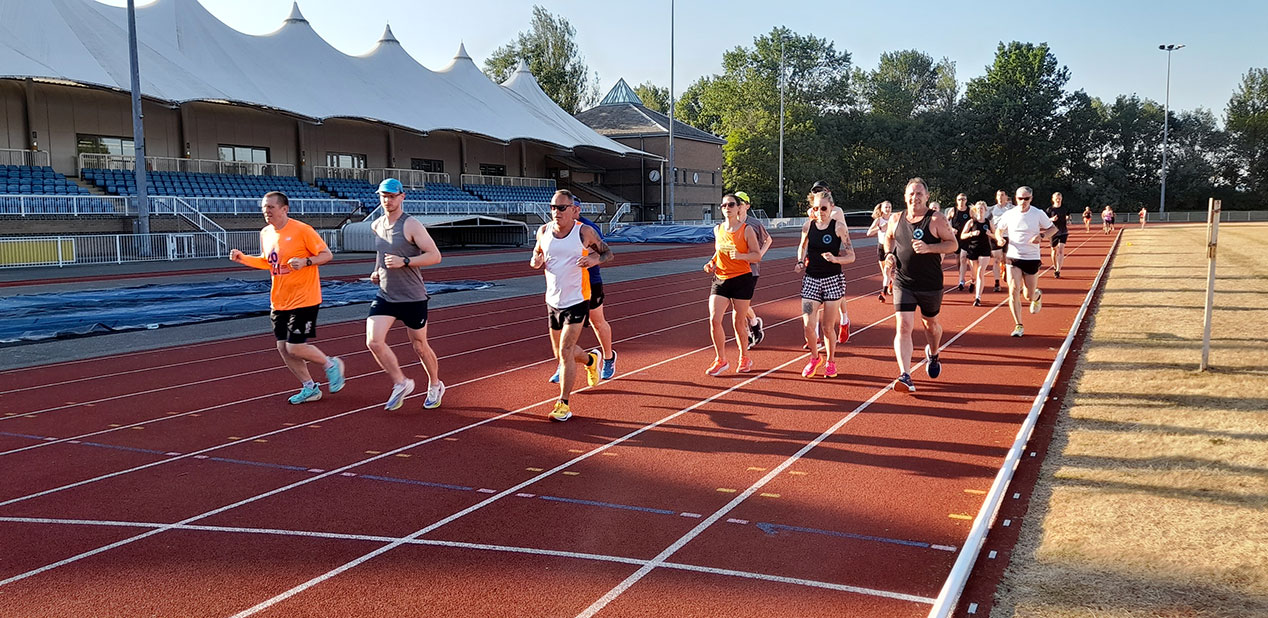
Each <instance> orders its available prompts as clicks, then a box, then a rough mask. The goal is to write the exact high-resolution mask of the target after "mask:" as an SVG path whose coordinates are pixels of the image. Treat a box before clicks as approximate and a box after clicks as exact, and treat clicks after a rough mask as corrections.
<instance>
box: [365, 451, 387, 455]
mask: <svg viewBox="0 0 1268 618" xmlns="http://www.w3.org/2000/svg"><path fill="white" fill-rule="evenodd" d="M365 454H366V455H382V454H383V451H366V452H365Z"/></svg>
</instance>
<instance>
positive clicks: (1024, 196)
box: [995, 187, 1057, 337]
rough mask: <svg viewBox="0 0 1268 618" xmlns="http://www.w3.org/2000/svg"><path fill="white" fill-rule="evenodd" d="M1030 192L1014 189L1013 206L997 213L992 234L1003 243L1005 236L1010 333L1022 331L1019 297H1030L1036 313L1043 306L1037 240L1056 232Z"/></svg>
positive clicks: (1025, 298)
mask: <svg viewBox="0 0 1268 618" xmlns="http://www.w3.org/2000/svg"><path fill="white" fill-rule="evenodd" d="M1033 195H1034V192H1033V191H1031V189H1030V187H1020V188H1018V189H1017V203H1018V204H1020V207H1019V208H1014V209H1012V210H1011V211H1009V212H1008V213H1007V214H1005V215H1004V216H1002V217H1000V219H999V223H997V224H996V226H995V238H996V240H999V241H1000V243H1001V244H1003V242H1004V239H1005V238H1007V239H1008V309H1009V310H1010V311H1012V313H1013V324H1015V325H1016V326H1014V327H1013V333H1012V336H1014V337H1020V336H1022V335H1023V334H1025V329H1023V328H1022V325H1021V301H1022V300H1023V299H1024V300H1027V301H1030V312H1031V313H1039V310H1040V309H1042V308H1043V290H1040V289H1039V287H1038V285H1039V265H1040V250H1039V243H1041V242H1043V241H1044V239H1046V238H1049V237H1050V236H1052V235H1053V234H1055V233H1056V229H1057V226H1056V225H1055V224H1053V222H1052V220H1051V219H1049V218H1048V217H1047V216H1045V215H1044V214H1043V213H1042V212H1040V211H1039V209H1038V208H1032V207H1031V206H1030V202H1031V200H1032V199H1033Z"/></svg>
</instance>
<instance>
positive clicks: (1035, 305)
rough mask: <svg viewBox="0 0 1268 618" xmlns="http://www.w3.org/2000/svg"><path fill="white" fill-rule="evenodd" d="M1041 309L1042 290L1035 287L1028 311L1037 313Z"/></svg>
mask: <svg viewBox="0 0 1268 618" xmlns="http://www.w3.org/2000/svg"><path fill="white" fill-rule="evenodd" d="M1040 309H1043V290H1041V289H1039V288H1035V297H1034V298H1033V299H1031V301H1030V312H1031V313H1039V310H1040Z"/></svg>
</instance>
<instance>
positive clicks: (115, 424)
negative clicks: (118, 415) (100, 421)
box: [110, 423, 123, 427]
mask: <svg viewBox="0 0 1268 618" xmlns="http://www.w3.org/2000/svg"><path fill="white" fill-rule="evenodd" d="M110 426H111V427H123V425H120V424H119V423H110Z"/></svg>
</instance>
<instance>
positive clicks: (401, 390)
mask: <svg viewBox="0 0 1268 618" xmlns="http://www.w3.org/2000/svg"><path fill="white" fill-rule="evenodd" d="M412 392H414V381H413V380H411V379H409V378H405V381H404V382H401V383H400V384H393V385H392V396H391V397H388V398H387V403H385V404H383V409H384V410H396V409H398V408H400V407H401V404H404V403H405V398H406V397H409V394H410V393H412Z"/></svg>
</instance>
